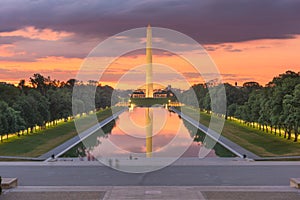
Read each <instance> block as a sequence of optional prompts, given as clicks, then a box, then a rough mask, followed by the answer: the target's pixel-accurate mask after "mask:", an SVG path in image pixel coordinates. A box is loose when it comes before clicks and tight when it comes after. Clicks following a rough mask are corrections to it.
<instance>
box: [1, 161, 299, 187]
mask: <svg viewBox="0 0 300 200" xmlns="http://www.w3.org/2000/svg"><path fill="white" fill-rule="evenodd" d="M0 173H1V175H3V176H4V175H5V177H18V180H19V185H20V186H34V185H35V186H49V185H52V186H64V185H69V186H107V185H110V186H258V185H259V186H288V185H289V180H290V178H294V177H295V178H296V177H298V175H299V174H300V162H282V163H281V162H247V161H241V160H240V161H234V160H232V161H230V160H228V161H225V160H222V161H220V162H217V161H206V160H205V159H201V160H199V159H196V158H194V161H188V160H185V159H184V160H181V161H179V163H177V164H176V165H171V166H168V167H166V168H163V169H161V170H158V171H154V172H149V173H139V174H130V173H125V172H120V171H116V170H114V169H111V168H109V167H106V166H101V165H100V166H99V163H98V162H95V161H94V162H92V161H91V162H52V163H48V162H47V163H45V162H44V163H37V162H24V163H16V164H15V163H9V162H6V163H1V165H0Z"/></svg>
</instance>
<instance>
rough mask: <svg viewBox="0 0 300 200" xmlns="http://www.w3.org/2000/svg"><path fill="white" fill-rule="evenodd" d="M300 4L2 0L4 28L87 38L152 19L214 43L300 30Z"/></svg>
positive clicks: (291, 0)
mask: <svg viewBox="0 0 300 200" xmlns="http://www.w3.org/2000/svg"><path fill="white" fill-rule="evenodd" d="M299 10H300V1H298V0H263V1H262V0H251V1H250V0H246V1H241V0H226V1H224V0H201V1H199V0H187V1H180V0H167V1H159V0H153V1H148V0H146V1H138V0H129V1H123V0H112V1H96V0H88V1H75V0H74V1H73V0H68V1H48V0H40V1H38V0H35V1H29V0H24V1H20V0H3V1H1V3H0V31H1V32H5V31H12V30H16V29H20V28H22V27H25V26H35V27H37V28H51V29H53V30H59V31H62V30H63V31H68V32H74V33H76V36H75V38H76V39H77V40H80V39H81V40H82V39H84V40H89V39H91V38H101V39H103V38H104V37H107V36H111V35H113V34H116V33H118V32H120V31H124V30H128V29H131V28H136V27H142V26H146V25H147V24H148V23H151V24H152V25H153V26H158V27H165V28H171V29H174V30H177V31H180V32H183V33H185V34H187V35H189V36H191V37H192V38H194V39H196V40H197V41H198V42H200V43H202V44H216V43H223V42H239V41H246V40H254V39H262V38H290V37H292V35H293V34H299V33H300V26H299V24H300V12H299Z"/></svg>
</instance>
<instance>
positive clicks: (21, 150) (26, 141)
mask: <svg viewBox="0 0 300 200" xmlns="http://www.w3.org/2000/svg"><path fill="white" fill-rule="evenodd" d="M120 109H121V108H120ZM111 115H112V112H111V109H110V108H107V109H105V110H101V111H99V112H98V113H97V117H98V121H102V120H104V119H105V118H107V117H109V116H111ZM90 119H91V117H90V116H85V117H82V118H81V119H80V120H82V121H83V122H84V123H86V125H87V127H90V126H92V125H93V124H91V120H90ZM76 135H77V131H76V128H75V125H74V121H68V122H62V123H60V124H58V125H57V126H55V127H51V128H48V129H46V130H41V131H38V132H37V133H33V134H29V135H24V136H20V137H18V136H14V137H10V138H9V139H8V140H4V142H3V143H0V155H1V156H27V157H38V156H40V155H42V154H44V153H46V152H48V151H50V150H51V149H53V148H55V147H57V146H58V145H60V144H62V143H64V142H65V141H67V140H69V139H71V138H72V137H74V136H76Z"/></svg>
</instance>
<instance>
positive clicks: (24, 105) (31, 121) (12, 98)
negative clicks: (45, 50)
mask: <svg viewBox="0 0 300 200" xmlns="http://www.w3.org/2000/svg"><path fill="white" fill-rule="evenodd" d="M75 84H79V85H80V87H83V91H87V90H89V89H92V88H95V84H96V94H95V107H96V109H100V108H105V107H107V106H110V105H111V96H112V92H113V88H112V87H110V86H101V85H98V82H95V81H90V82H89V83H87V84H83V83H80V82H78V81H76V80H75V79H70V80H68V81H67V82H60V81H58V80H51V78H50V77H44V76H43V75H41V74H34V75H33V76H32V77H31V78H30V81H29V84H26V82H25V80H21V81H20V82H19V84H18V85H17V86H15V85H12V84H8V83H3V82H2V83H0V135H1V141H2V139H3V136H4V135H7V137H8V134H10V133H17V134H24V132H27V133H29V132H33V131H34V129H35V128H36V127H40V128H41V129H44V128H46V126H53V125H55V124H57V123H58V121H60V120H68V118H69V117H70V116H72V90H73V87H74V85H75ZM83 96H84V95H83ZM75 103H76V104H79V106H78V108H81V109H80V110H79V111H78V113H85V112H88V111H91V110H93V107H92V106H88V105H86V104H84V100H79V99H76V100H75Z"/></svg>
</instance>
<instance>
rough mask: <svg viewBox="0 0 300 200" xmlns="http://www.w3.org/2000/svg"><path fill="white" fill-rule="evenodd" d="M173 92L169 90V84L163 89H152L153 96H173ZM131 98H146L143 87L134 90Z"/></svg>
mask: <svg viewBox="0 0 300 200" xmlns="http://www.w3.org/2000/svg"><path fill="white" fill-rule="evenodd" d="M173 96H174V94H173V92H172V91H171V86H170V85H168V87H167V88H165V89H154V90H153V98H167V97H173ZM131 98H146V90H145V89H138V90H135V91H134V92H133V93H132V94H131Z"/></svg>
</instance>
